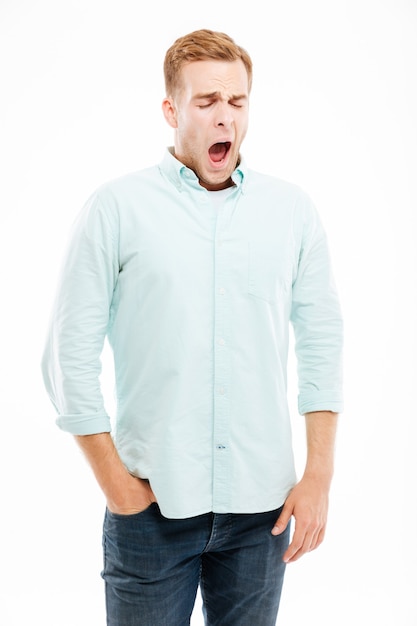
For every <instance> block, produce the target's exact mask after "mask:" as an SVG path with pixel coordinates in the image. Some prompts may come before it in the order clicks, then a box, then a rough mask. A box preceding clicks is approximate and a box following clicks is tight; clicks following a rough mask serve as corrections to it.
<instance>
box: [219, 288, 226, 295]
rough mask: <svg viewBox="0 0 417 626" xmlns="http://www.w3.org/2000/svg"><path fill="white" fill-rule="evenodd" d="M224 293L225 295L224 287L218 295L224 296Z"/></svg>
mask: <svg viewBox="0 0 417 626" xmlns="http://www.w3.org/2000/svg"><path fill="white" fill-rule="evenodd" d="M225 293H226V289H225V288H224V287H220V289H219V294H220V295H221V296H224V294H225Z"/></svg>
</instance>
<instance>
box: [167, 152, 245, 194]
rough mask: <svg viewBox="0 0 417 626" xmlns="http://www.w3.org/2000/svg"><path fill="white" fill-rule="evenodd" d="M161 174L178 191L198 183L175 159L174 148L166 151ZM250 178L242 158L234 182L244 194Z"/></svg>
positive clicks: (195, 177) (189, 171)
mask: <svg viewBox="0 0 417 626" xmlns="http://www.w3.org/2000/svg"><path fill="white" fill-rule="evenodd" d="M159 168H160V170H161V172H162V173H163V174H164V175H165V176H166V177H167V178H168V179H169V180H170V181H171V182H172V183H173V184H174V185H175V187H176V188H177V189H178V191H182V188H183V186H184V185H186V184H187V183H189V182H190V181H193V182H194V184H195V183H196V182H197V176H196V175H195V173H194V172H193V171H192V170H191V169H189V168H188V167H186V166H185V165H184V164H183V163H181V161H179V160H178V159H176V158H175V156H174V148H173V147H169V148H167V149H166V150H165V153H164V156H163V159H162V161H161V163H160V164H159ZM247 178H248V169H247V166H246V163H245V160H244V159H243V158H242V157H240V162H239V165H238V166H237V167H236V169H235V170H234V172H233V174H232V180H233V182H234V183H235V185H236V187H240V188H241V191H242V193H243V192H244V191H245V187H246V183H247Z"/></svg>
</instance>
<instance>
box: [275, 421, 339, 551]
mask: <svg viewBox="0 0 417 626" xmlns="http://www.w3.org/2000/svg"><path fill="white" fill-rule="evenodd" d="M305 418H306V433H307V461H306V467H305V471H304V474H303V477H302V479H301V480H300V482H299V483H298V484H297V485H296V486H295V487H294V489H293V490H292V491H291V492H290V494H289V496H288V498H287V500H286V502H285V505H284V508H283V510H282V512H281V515H280V517H279V518H278V520H277V522H276V524H275V526H274V528H273V529H272V534H273V535H279V534H280V533H282V532H283V531H284V530H285V528H286V527H287V525H288V522H289V521H290V518H291V517H292V516H294V518H295V530H294V534H293V538H292V541H291V544H290V545H289V547H288V549H287V551H286V553H285V554H284V557H283V560H284V561H285V562H286V563H291V562H293V561H296V560H297V559H299V558H300V557H301V556H303V554H305V553H306V552H310V551H311V550H314V549H315V548H317V547H318V546H319V545H320V544H321V542H322V541H323V538H324V533H325V529H326V521H327V511H328V500H329V491H330V485H331V480H332V477H333V465H334V445H335V438H336V428H337V414H336V413H332V412H330V411H317V412H314V413H306V416H305Z"/></svg>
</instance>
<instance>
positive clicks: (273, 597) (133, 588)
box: [102, 503, 290, 626]
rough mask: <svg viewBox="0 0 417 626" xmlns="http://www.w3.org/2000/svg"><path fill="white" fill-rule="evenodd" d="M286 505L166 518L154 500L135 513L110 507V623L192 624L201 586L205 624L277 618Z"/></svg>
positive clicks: (257, 624)
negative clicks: (279, 530) (275, 532)
mask: <svg viewBox="0 0 417 626" xmlns="http://www.w3.org/2000/svg"><path fill="white" fill-rule="evenodd" d="M280 511H281V509H276V510H275V511H269V512H267V513H256V514H245V515H235V514H214V513H207V514H204V515H199V516H197V517H191V518H188V519H167V518H165V517H163V516H162V515H161V513H160V510H159V507H158V505H157V504H156V503H155V504H152V505H151V506H150V507H149V508H148V509H146V510H145V511H143V512H141V513H138V514H136V515H128V516H122V515H115V514H114V513H110V512H109V511H106V517H105V521H104V533H103V548H104V570H103V574H102V576H103V578H104V580H105V583H106V607H107V625H108V626H186V625H187V624H189V623H190V617H191V613H192V611H193V607H194V603H195V598H196V593H197V588H198V585H200V591H201V596H202V599H203V613H204V618H205V624H206V625H207V626H221V625H222V626H273V625H274V624H275V623H276V618H277V613H278V606H279V601H280V596H281V588H282V583H283V579H284V572H285V564H284V562H283V561H282V556H283V554H284V552H285V550H286V548H287V546H288V542H289V532H290V529H289V527H288V528H287V530H286V531H285V532H284V533H283V534H282V535H280V536H278V537H273V536H272V535H271V529H272V526H273V525H274V522H275V520H276V519H277V517H278V515H279V514H280Z"/></svg>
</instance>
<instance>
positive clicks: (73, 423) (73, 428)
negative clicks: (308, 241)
mask: <svg viewBox="0 0 417 626" xmlns="http://www.w3.org/2000/svg"><path fill="white" fill-rule="evenodd" d="M56 423H57V425H58V426H59V428H60V429H61V430H64V431H66V432H68V433H71V434H72V435H97V434H99V433H109V432H111V425H110V418H109V416H108V415H105V414H104V415H97V414H95V415H79V414H78V415H60V416H59V417H58V418H57V420H56Z"/></svg>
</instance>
